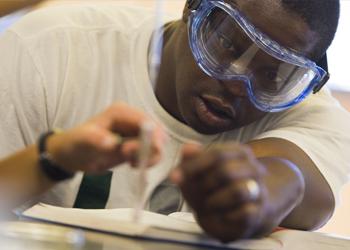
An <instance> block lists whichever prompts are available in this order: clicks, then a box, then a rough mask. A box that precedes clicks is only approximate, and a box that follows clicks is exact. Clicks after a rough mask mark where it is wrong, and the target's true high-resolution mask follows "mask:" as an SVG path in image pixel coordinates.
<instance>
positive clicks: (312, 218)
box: [248, 138, 335, 230]
mask: <svg viewBox="0 0 350 250" xmlns="http://www.w3.org/2000/svg"><path fill="white" fill-rule="evenodd" d="M248 145H249V146H250V147H251V148H252V149H253V152H254V154H255V156H256V157H257V158H265V160H263V161H265V162H266V164H265V166H266V168H267V170H268V171H269V172H270V175H269V176H270V177H269V178H271V179H272V180H273V179H280V181H281V182H282V180H283V182H284V183H293V182H294V183H295V184H294V185H296V186H302V183H300V182H299V181H298V178H297V173H295V171H294V170H293V167H290V165H289V164H288V163H287V162H285V161H281V160H279V159H285V160H288V161H289V162H291V163H293V164H294V165H295V166H296V167H297V168H298V169H299V170H300V171H301V173H302V175H303V179H304V181H305V191H304V192H303V193H300V194H299V196H300V198H301V199H302V201H301V203H300V204H298V205H297V206H295V207H294V208H293V209H292V211H291V212H290V213H289V214H288V215H287V216H286V217H285V218H284V219H283V221H282V222H281V224H280V225H281V226H282V227H287V228H294V229H300V230H313V229H316V228H319V227H321V226H322V225H324V224H325V223H326V222H327V221H328V219H329V218H330V217H331V215H332V213H333V210H334V205H335V204H334V203H335V201H334V197H333V194H332V191H331V189H330V187H329V185H328V183H327V182H326V180H325V179H324V177H323V176H322V174H321V173H320V172H319V170H318V169H317V167H316V165H315V164H314V163H313V161H312V160H311V159H310V158H309V157H308V156H307V155H306V154H305V152H304V151H302V150H301V149H300V148H299V147H298V146H296V145H295V144H293V143H291V142H289V141H287V140H283V139H277V138H269V139H262V140H258V141H253V142H250V143H249V144H248ZM276 157H278V158H277V159H276ZM280 164H281V166H279V165H280ZM284 168H285V169H284ZM285 170H286V171H285ZM267 182H268V183H269V182H270V181H269V180H267ZM320 194H322V195H320ZM315 208H317V213H316V212H315Z"/></svg>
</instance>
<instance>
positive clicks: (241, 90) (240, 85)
mask: <svg viewBox="0 0 350 250" xmlns="http://www.w3.org/2000/svg"><path fill="white" fill-rule="evenodd" d="M221 84H222V85H223V86H224V87H225V89H227V90H228V92H229V93H230V94H231V95H233V96H238V97H247V96H248V92H247V87H246V83H245V81H244V80H235V81H221Z"/></svg>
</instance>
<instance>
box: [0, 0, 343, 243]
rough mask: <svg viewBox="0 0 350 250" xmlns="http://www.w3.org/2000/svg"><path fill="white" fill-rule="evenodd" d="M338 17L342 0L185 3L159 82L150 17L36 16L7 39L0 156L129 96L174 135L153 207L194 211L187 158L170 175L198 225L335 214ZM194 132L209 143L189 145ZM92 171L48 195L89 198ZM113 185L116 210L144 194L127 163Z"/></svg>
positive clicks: (303, 220)
mask: <svg viewBox="0 0 350 250" xmlns="http://www.w3.org/2000/svg"><path fill="white" fill-rule="evenodd" d="M338 16H339V2H338V1H336V0H323V1H322V3H320V0H310V1H302V0H300V1H286V0H275V1H272V0H263V1H261V0H259V1H257V0H251V1H246V0H235V1H234V0H225V1H224V0H217V1H210V0H203V1H188V5H187V6H186V8H185V11H184V15H183V18H182V20H178V21H171V20H172V19H171V18H169V19H167V21H171V22H168V23H167V24H165V26H164V48H163V58H162V63H161V65H160V73H159V78H158V81H157V82H156V83H155V84H153V85H152V83H151V82H150V80H149V74H148V58H149V43H150V39H151V37H152V34H153V31H154V27H153V26H154V20H153V14H152V13H151V12H148V11H146V10H144V9H138V8H132V7H120V6H117V5H115V6H113V5H95V6H90V7H82V6H79V7H60V8H52V9H46V10H41V11H38V12H36V13H32V14H30V15H28V16H27V17H25V18H23V19H22V20H21V21H20V22H18V23H17V24H16V25H15V26H13V27H12V28H11V29H10V30H9V31H8V32H7V33H6V34H5V35H3V36H2V37H0V48H1V51H2V59H1V60H0V77H1V78H2V79H1V81H0V82H1V85H0V95H1V98H0V100H1V101H2V103H3V104H2V105H0V109H1V114H3V115H4V117H3V121H2V122H1V123H0V126H1V132H0V136H1V141H2V142H3V143H2V145H1V149H0V150H1V153H2V154H4V153H7V152H11V151H13V150H15V149H18V148H21V147H23V146H25V145H27V144H29V143H32V142H34V141H35V140H36V138H37V137H38V135H39V133H40V132H41V131H43V130H48V129H50V128H54V127H61V128H69V127H71V126H73V125H75V124H76V123H79V122H81V121H82V120H85V119H87V118H88V117H89V116H91V115H93V114H95V113H96V112H98V111H100V110H102V109H103V108H104V107H106V106H107V105H108V104H110V103H112V102H114V101H116V100H120V101H125V102H126V103H128V104H130V105H132V106H136V107H139V108H141V109H142V110H144V111H145V112H147V113H148V114H149V115H150V116H152V117H153V118H154V119H155V120H159V121H160V122H162V123H163V124H164V127H165V130H166V131H167V132H168V134H169V136H170V140H169V143H168V145H167V146H166V147H165V148H164V157H163V160H162V161H161V162H160V163H159V164H157V165H156V166H155V167H154V168H152V169H151V170H150V171H149V175H148V183H149V184H148V186H147V187H146V190H145V193H146V195H147V198H148V203H147V204H146V209H150V210H153V211H157V212H163V213H167V212H171V211H174V210H180V209H181V210H186V209H188V208H187V207H186V204H184V203H183V201H182V198H181V197H182V196H181V194H180V192H179V190H178V189H177V187H176V186H174V185H173V184H171V183H170V182H168V181H167V177H168V176H169V173H170V172H171V170H172V169H173V168H174V166H178V168H176V170H174V171H173V172H172V174H171V178H172V180H173V182H175V183H177V184H178V186H179V187H180V189H181V193H182V195H183V197H184V198H185V201H186V203H187V204H188V205H190V207H191V208H192V209H193V211H194V213H195V214H196V217H197V219H198V222H199V223H200V225H201V226H202V227H203V228H204V229H205V230H206V231H207V232H208V233H209V234H211V235H213V236H215V237H217V238H219V239H221V240H223V241H229V240H235V239H239V238H245V237H254V236H259V235H263V234H266V233H269V232H271V231H272V230H273V229H274V228H275V227H277V226H283V227H289V228H296V229H304V230H311V229H314V228H317V227H319V226H321V225H323V224H324V223H325V222H326V221H327V220H328V219H329V218H330V216H331V214H332V212H333V210H334V206H335V199H336V196H337V194H338V192H339V190H340V188H341V186H342V185H343V184H344V183H345V182H346V181H347V173H348V171H349V162H350V161H349V160H350V159H349V156H348V154H347V152H346V150H347V148H348V147H349V145H350V138H349V135H348V134H347V128H348V126H349V125H350V118H349V115H348V114H347V113H346V112H345V111H344V110H343V109H342V108H341V107H340V106H339V104H338V103H337V102H336V101H335V100H334V99H333V98H332V97H331V96H330V94H329V92H328V91H327V90H326V89H324V90H321V91H319V92H318V90H319V89H320V88H321V87H322V85H323V84H324V83H325V82H326V80H327V73H326V72H324V71H323V70H322V69H320V68H318V67H316V66H315V64H314V63H313V61H316V60H317V59H318V58H320V57H321V56H322V55H323V54H324V53H325V51H326V49H327V47H328V46H329V44H330V43H331V40H332V39H333V36H334V33H335V30H336V26H337V21H338ZM307 58H308V59H307ZM312 91H314V92H315V93H316V92H317V93H316V94H315V95H311V96H310V97H309V98H308V99H307V100H305V101H304V102H302V103H300V102H301V101H302V100H303V98H304V97H306V96H307V95H308V94H310V92H312ZM191 141H195V142H199V143H200V144H202V145H201V146H198V145H196V144H188V145H186V146H185V147H183V144H186V143H188V142H191ZM237 143H241V144H237ZM85 180H86V178H85V177H84V178H83V181H82V176H76V177H75V178H74V179H72V180H71V181H69V182H66V183H64V184H61V185H60V186H58V187H57V188H56V189H54V190H53V192H51V193H49V194H47V196H46V197H44V199H43V200H44V201H46V202H50V203H53V204H56V205H61V206H73V205H74V206H79V207H82V206H80V205H81V202H77V200H78V201H81V196H80V195H81V193H82V190H86V189H85V188H82V187H86V184H84V183H85ZM109 185H110V189H109V193H107V195H108V196H109V199H108V201H107V204H106V205H105V207H109V208H110V207H132V206H134V204H135V202H137V195H136V190H138V188H139V186H138V185H139V183H138V179H137V175H135V173H134V172H133V171H131V170H130V168H129V167H128V165H127V164H125V165H124V166H121V167H119V168H117V169H116V170H114V172H113V176H112V177H111V182H110V183H109ZM97 188H100V189H102V188H101V186H98V187H96V188H95V189H94V191H96V190H98V189H97ZM90 190H91V189H90ZM95 193H96V192H95ZM88 195H90V196H93V193H89V194H88ZM95 195H96V196H97V198H98V197H99V196H101V195H99V194H98V193H97V194H95ZM77 203H79V205H77Z"/></svg>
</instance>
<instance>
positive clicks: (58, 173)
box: [38, 130, 74, 182]
mask: <svg viewBox="0 0 350 250" xmlns="http://www.w3.org/2000/svg"><path fill="white" fill-rule="evenodd" d="M53 134H55V131H53V130H51V131H48V132H46V133H44V134H42V135H41V136H40V138H39V141H38V150H39V166H40V169H41V171H42V172H43V173H44V174H45V175H46V176H47V177H48V178H49V179H50V180H52V181H55V182H58V181H64V180H67V179H71V178H72V177H73V176H74V173H72V172H68V171H66V170H64V169H63V168H62V167H60V166H59V165H58V164H56V163H55V162H54V161H53V159H52V157H51V155H50V154H49V153H48V152H47V148H46V141H47V139H48V138H49V137H50V136H51V135H53Z"/></svg>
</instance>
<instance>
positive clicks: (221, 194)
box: [203, 179, 260, 212]
mask: <svg viewBox="0 0 350 250" xmlns="http://www.w3.org/2000/svg"><path fill="white" fill-rule="evenodd" d="M251 181H252V180H251V179H248V180H239V181H236V182H231V183H230V184H229V185H227V186H226V187H224V188H222V189H220V190H218V191H217V192H214V193H213V194H211V195H210V196H208V197H207V199H206V200H205V202H204V205H203V209H204V210H206V211H209V212H223V211H229V210H232V209H234V208H237V207H239V206H241V205H242V204H245V203H252V202H255V201H258V200H259V199H260V194H255V193H252V190H251V189H250V186H249V184H250V183H252V182H251Z"/></svg>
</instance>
